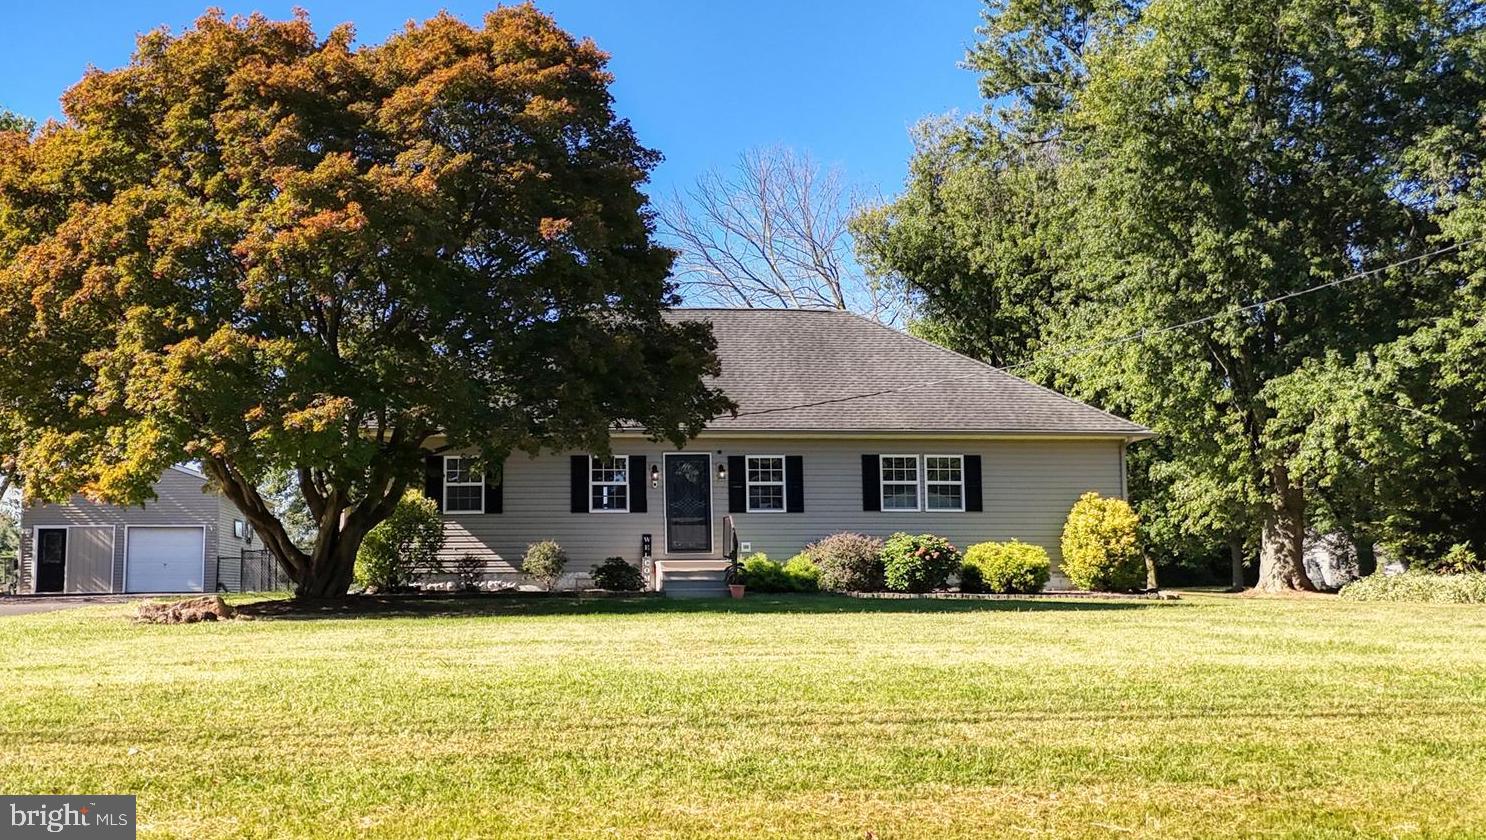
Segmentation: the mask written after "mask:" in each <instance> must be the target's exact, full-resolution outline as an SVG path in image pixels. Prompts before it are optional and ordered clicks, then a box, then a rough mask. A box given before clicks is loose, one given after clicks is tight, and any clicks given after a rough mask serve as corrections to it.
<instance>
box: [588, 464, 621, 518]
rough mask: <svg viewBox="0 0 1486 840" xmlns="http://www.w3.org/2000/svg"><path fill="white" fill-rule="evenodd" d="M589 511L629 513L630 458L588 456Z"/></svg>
mask: <svg viewBox="0 0 1486 840" xmlns="http://www.w3.org/2000/svg"><path fill="white" fill-rule="evenodd" d="M588 509H589V511H591V512H593V513H628V512H629V456H628V455H610V456H603V455H590V456H588Z"/></svg>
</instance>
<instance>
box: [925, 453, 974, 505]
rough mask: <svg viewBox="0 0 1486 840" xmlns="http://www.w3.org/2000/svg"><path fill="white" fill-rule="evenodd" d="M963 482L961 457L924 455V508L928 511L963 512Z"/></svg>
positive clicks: (962, 461) (963, 473) (963, 474)
mask: <svg viewBox="0 0 1486 840" xmlns="http://www.w3.org/2000/svg"><path fill="white" fill-rule="evenodd" d="M964 480H965V472H964V459H963V458H962V457H961V456H959V455H925V456H924V502H925V507H926V508H927V509H928V510H964V509H965V486H964Z"/></svg>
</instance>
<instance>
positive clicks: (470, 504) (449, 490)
mask: <svg viewBox="0 0 1486 840" xmlns="http://www.w3.org/2000/svg"><path fill="white" fill-rule="evenodd" d="M484 509H485V477H484V475H482V474H481V473H480V472H479V471H477V470H476V469H475V460H474V459H473V458H461V457H448V458H445V459H444V512H445V513H480V512H481V511H483V510H484Z"/></svg>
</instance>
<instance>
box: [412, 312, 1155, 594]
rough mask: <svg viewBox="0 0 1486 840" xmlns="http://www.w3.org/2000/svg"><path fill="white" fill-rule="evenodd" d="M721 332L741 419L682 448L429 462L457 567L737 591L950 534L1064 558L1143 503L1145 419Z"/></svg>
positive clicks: (858, 355)
mask: <svg viewBox="0 0 1486 840" xmlns="http://www.w3.org/2000/svg"><path fill="white" fill-rule="evenodd" d="M670 317H672V318H676V319H703V320H707V321H710V322H711V324H712V328H713V332H714V334H715V336H716V338H717V351H718V355H719V358H720V361H721V367H722V373H721V376H719V377H718V378H717V380H716V383H715V384H716V385H717V386H719V387H721V388H722V389H723V391H725V392H726V393H727V394H728V395H729V396H731V397H732V399H733V400H734V401H735V402H736V403H737V404H738V408H739V411H738V415H737V416H736V417H733V416H726V415H725V416H723V417H720V418H718V419H716V420H715V421H713V422H712V423H710V424H709V425H708V426H707V427H706V430H705V431H704V432H703V433H702V434H701V435H700V436H699V437H697V438H696V439H695V440H693V441H691V442H690V443H688V444H687V445H686V446H684V447H680V448H677V447H675V446H673V445H671V444H670V443H669V442H656V441H652V440H649V439H647V437H646V436H645V434H644V433H643V432H642V431H640V430H638V429H626V428H620V429H619V430H617V431H616V432H615V433H614V434H613V436H612V439H611V440H612V442H611V452H609V453H589V452H552V453H543V454H541V455H538V456H536V457H530V456H527V455H525V454H515V455H512V456H511V457H510V458H508V459H507V460H506V462H505V464H504V465H503V469H502V470H501V472H500V475H499V477H494V476H492V477H491V480H489V481H487V480H486V477H485V476H482V475H481V474H480V473H479V472H477V471H476V470H475V468H474V463H473V461H472V460H471V459H469V458H468V457H466V456H465V455H464V454H463V453H458V452H455V453H446V454H441V455H435V456H431V457H430V458H429V459H428V464H427V469H428V472H427V481H426V488H425V489H426V492H427V493H428V494H429V496H430V497H432V498H433V499H435V500H436V501H437V502H438V504H439V506H440V508H441V510H442V511H443V515H444V519H445V530H446V534H447V536H448V540H447V545H446V548H445V550H444V555H445V556H444V559H445V560H449V561H452V560H454V559H456V558H459V557H462V556H466V555H469V556H472V557H474V558H476V559H478V560H480V561H482V562H483V563H484V564H485V565H486V568H489V569H493V570H495V571H496V572H497V573H498V574H500V575H501V576H503V577H509V578H511V579H512V580H517V579H519V567H520V562H521V555H522V553H523V551H524V550H525V549H526V546H527V545H528V544H530V543H533V542H537V541H540V540H548V539H551V540H556V541H557V542H559V543H560V544H561V545H562V546H563V547H564V548H565V549H566V550H567V553H568V555H569V557H570V558H571V561H570V565H569V572H570V573H572V574H573V578H572V579H571V580H569V581H567V583H569V584H579V585H581V584H582V583H583V581H584V578H585V577H586V574H587V572H588V571H589V570H590V569H591V568H592V567H593V566H594V565H595V564H597V563H600V562H602V561H603V560H604V559H605V558H607V557H610V556H619V557H623V558H625V559H626V560H628V561H630V562H632V563H636V564H639V565H641V566H642V568H644V569H645V570H646V572H647V574H648V575H649V576H650V579H651V580H652V582H653V584H654V585H655V586H656V587H657V588H662V589H665V588H668V587H667V580H668V579H669V580H671V581H673V583H674V586H675V588H678V589H679V588H681V587H682V586H683V585H684V586H686V587H688V588H689V587H692V586H695V585H698V584H699V581H698V578H700V585H702V586H704V587H716V586H719V585H720V582H719V580H718V576H719V570H720V569H722V568H723V567H724V564H723V563H722V558H723V556H724V554H725V553H726V551H727V548H728V545H729V544H730V535H731V534H736V539H737V541H738V544H739V548H740V549H741V551H742V552H743V553H744V554H748V553H756V552H764V553H767V554H768V555H769V556H770V557H772V558H774V559H777V560H783V559H786V558H788V557H790V556H792V555H793V554H794V553H796V552H798V551H799V550H800V549H801V548H802V547H804V546H805V545H807V544H808V543H811V542H813V541H815V540H817V539H820V538H821V537H824V536H826V535H828V534H832V533H835V532H838V531H859V532H862V533H867V534H873V535H878V536H884V537H885V536H888V535H889V534H892V533H894V532H896V531H910V532H914V533H923V532H933V533H936V534H940V535H943V536H945V537H947V538H949V539H950V540H951V541H953V542H955V543H956V544H957V545H959V546H960V547H961V548H964V547H965V546H967V545H970V544H972V543H977V542H982V541H985V540H1006V539H1011V538H1016V539H1020V540H1023V541H1025V542H1030V543H1036V544H1037V545H1041V546H1043V547H1044V548H1046V549H1047V550H1048V552H1049V553H1050V554H1051V555H1052V557H1053V559H1054V578H1053V583H1052V585H1053V586H1054V587H1056V586H1060V585H1066V579H1064V578H1062V576H1061V575H1059V574H1058V573H1057V559H1058V555H1059V551H1058V542H1059V536H1060V534H1061V532H1062V527H1063V523H1064V520H1065V519H1066V517H1067V515H1068V511H1069V509H1070V508H1071V507H1072V506H1073V503H1074V501H1075V500H1076V499H1077V498H1078V497H1079V495H1081V494H1082V493H1085V492H1087V491H1090V490H1095V491H1098V492H1099V493H1102V494H1105V495H1108V496H1124V495H1125V447H1126V445H1127V444H1129V443H1130V442H1132V441H1135V440H1140V439H1143V438H1146V437H1149V436H1150V432H1149V431H1148V430H1147V429H1145V428H1143V427H1141V426H1139V425H1136V424H1134V423H1131V422H1129V421H1127V420H1123V419H1121V418H1119V417H1115V416H1113V415H1111V414H1107V413H1105V412H1103V411H1100V410H1098V409H1095V408H1092V407H1090V406H1088V405H1085V404H1083V403H1080V402H1077V401H1075V400H1072V399H1069V398H1068V397H1065V396H1063V395H1061V394H1058V393H1056V392H1054V391H1050V390H1048V389H1046V388H1042V387H1040V386H1037V385H1033V384H1032V383H1029V382H1027V381H1025V380H1023V379H1019V378H1017V377H1015V376H1012V375H1010V374H1008V373H1005V372H1002V371H1000V370H997V369H995V368H992V367H990V366H987V365H985V364H983V363H981V362H978V361H976V360H974V359H971V358H968V357H966V356H962V355H960V354H957V353H954V352H951V351H949V350H946V349H944V348H941V347H938V346H936V345H934V344H931V343H929V342H926V341H922V340H920V339H917V338H914V337H912V336H909V335H906V334H904V333H901V332H899V331H897V330H893V329H890V328H888V327H884V326H881V325H879V324H876V323H874V322H871V321H868V320H866V319H864V318H861V317H858V316H855V315H852V314H849V313H845V312H837V311H816V310H759V309H686V310H675V311H673V312H672V313H671V315H670Z"/></svg>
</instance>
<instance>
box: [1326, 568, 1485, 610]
mask: <svg viewBox="0 0 1486 840" xmlns="http://www.w3.org/2000/svg"><path fill="white" fill-rule="evenodd" d="M1341 597H1342V598H1343V599H1344V600H1348V601H1417V602H1421V603H1431V604H1486V574H1483V573H1481V572H1468V573H1466V574H1462V575H1440V574H1433V573H1430V572H1421V571H1409V572H1405V573H1403V574H1401V575H1385V574H1381V573H1379V574H1372V575H1368V576H1367V577H1365V578H1359V579H1358V580H1354V581H1352V582H1351V583H1349V584H1347V585H1346V586H1343V587H1342V591H1341Z"/></svg>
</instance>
